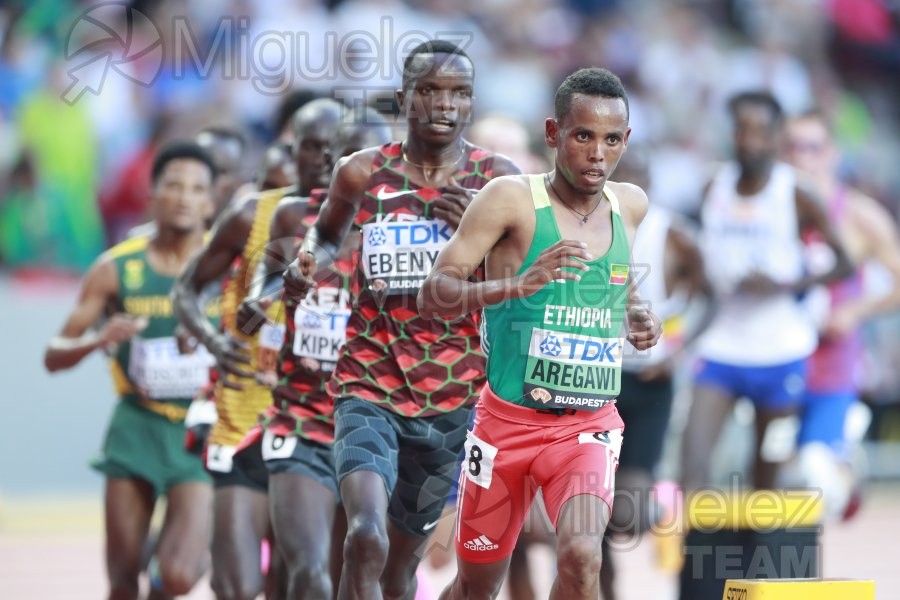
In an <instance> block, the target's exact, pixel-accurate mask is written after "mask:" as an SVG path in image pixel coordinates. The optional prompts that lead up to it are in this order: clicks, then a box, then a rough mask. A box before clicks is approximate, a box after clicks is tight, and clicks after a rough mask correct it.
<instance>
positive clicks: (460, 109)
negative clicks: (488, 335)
mask: <svg viewBox="0 0 900 600" xmlns="http://www.w3.org/2000/svg"><path fill="white" fill-rule="evenodd" d="M472 88H473V66H472V62H471V60H470V59H469V58H468V56H466V54H465V53H464V52H463V51H462V50H460V49H459V48H458V47H457V46H455V45H453V44H450V43H447V42H444V41H433V42H426V43H424V44H422V45H420V46H418V47H417V48H415V49H414V50H413V51H412V52H411V53H410V55H409V56H408V57H407V58H406V60H405V63H404V75H403V89H402V90H400V91H398V100H399V102H400V105H401V106H402V107H403V108H404V109H405V111H406V114H407V123H408V128H409V131H408V134H407V138H406V140H405V141H404V142H402V143H394V144H387V145H385V146H381V147H380V148H370V149H367V150H364V151H362V152H358V153H356V154H354V155H353V156H351V157H349V158H347V159H344V160H343V161H341V162H340V163H339V164H338V167H337V169H336V170H335V174H334V177H333V179H332V184H331V187H330V189H329V193H328V199H327V200H326V202H325V204H324V206H323V207H322V210H321V211H320V214H319V218H318V220H317V221H316V223H315V225H314V226H313V227H312V228H311V229H310V231H309V233H308V234H307V236H306V237H305V238H304V241H303V244H302V246H301V250H300V252H299V253H298V258H297V260H296V261H294V262H293V263H292V264H291V267H290V268H289V269H288V271H287V273H286V275H285V284H286V294H287V295H292V296H294V297H304V296H305V294H306V292H307V290H309V289H310V288H312V287H314V286H315V284H316V282H315V280H314V278H313V277H311V274H313V273H315V272H316V271H317V269H320V268H321V267H322V265H323V264H326V263H327V262H330V261H331V260H332V259H333V257H334V256H336V255H337V249H338V248H340V247H341V244H342V243H343V241H344V239H345V237H346V235H347V232H348V231H349V230H350V229H351V227H352V226H353V225H355V226H356V229H358V230H359V231H360V233H361V235H362V240H361V243H360V250H361V252H360V261H359V266H358V268H357V273H358V281H357V284H358V285H356V286H355V288H357V290H356V291H357V295H356V297H355V298H354V305H353V308H352V310H351V314H350V320H349V322H348V324H347V341H346V344H345V345H344V349H343V351H342V352H341V355H340V357H339V359H338V362H337V366H336V367H335V371H334V376H333V377H332V379H331V381H329V383H328V391H329V392H330V393H331V395H332V396H334V398H335V407H334V418H335V442H334V458H335V467H336V470H337V476H338V480H339V482H340V491H341V498H342V500H343V502H344V507H345V509H346V511H347V519H348V523H349V524H350V527H349V532H348V534H347V539H346V542H345V545H344V559H345V564H344V570H343V573H342V577H341V583H340V592H339V595H340V597H345V598H351V597H352V598H355V597H381V594H380V593H379V592H378V582H379V581H380V582H381V585H382V588H383V590H384V594H385V595H386V596H390V597H406V596H407V595H408V594H411V593H412V589H413V588H414V586H415V570H416V566H417V564H418V560H419V556H418V554H420V553H417V552H416V551H417V550H418V549H419V548H420V546H422V544H423V543H424V542H425V540H426V538H427V536H428V534H429V532H430V531H431V528H432V527H434V524H435V523H436V522H437V520H438V519H439V518H440V515H441V511H442V509H443V507H444V500H445V498H446V496H447V493H448V491H449V490H450V488H451V486H452V484H453V481H454V479H455V477H454V476H455V473H456V464H457V462H458V457H459V452H460V450H461V448H462V446H463V442H464V441H465V435H466V425H467V423H468V420H469V416H470V414H471V406H472V403H473V401H474V399H475V396H476V394H477V393H478V391H479V390H480V388H481V385H482V384H483V382H484V355H483V354H482V353H481V348H480V344H479V337H478V319H477V316H475V315H466V316H464V317H462V318H460V319H458V320H456V321H454V322H452V323H444V322H437V321H427V320H424V319H421V318H419V316H418V314H417V312H416V305H415V298H416V292H417V291H418V288H419V285H420V283H421V281H423V280H424V279H425V277H426V276H427V275H428V272H429V270H430V269H431V265H432V263H433V261H434V258H435V257H436V256H437V253H438V252H439V251H440V249H441V247H443V245H444V244H445V243H446V241H447V240H448V239H449V238H450V236H451V235H452V233H453V231H454V228H455V227H456V226H457V225H458V224H459V220H460V217H461V216H462V214H463V211H464V210H465V209H466V206H468V204H469V201H470V200H471V198H472V193H473V192H475V191H477V190H479V189H481V188H482V187H483V186H484V185H485V184H486V183H487V182H488V181H489V180H490V179H491V178H492V177H495V176H498V175H503V174H509V173H517V172H518V169H517V168H516V167H515V166H514V165H513V164H512V163H511V162H510V161H509V160H508V159H506V158H504V157H500V156H495V155H492V154H490V153H489V152H487V151H485V150H482V149H480V148H477V147H475V146H473V145H471V144H469V143H468V142H466V141H465V140H464V139H463V138H462V131H463V128H464V127H465V125H466V124H467V123H468V121H469V117H470V114H471V109H472ZM386 516H387V517H390V519H389V525H387V527H386V523H387V522H388V519H386ZM389 538H390V553H388V539H389Z"/></svg>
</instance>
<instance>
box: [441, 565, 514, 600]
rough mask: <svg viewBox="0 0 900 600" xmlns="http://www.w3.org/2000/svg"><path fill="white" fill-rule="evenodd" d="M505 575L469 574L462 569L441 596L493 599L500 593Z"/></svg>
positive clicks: (472, 599) (474, 599)
mask: <svg viewBox="0 0 900 600" xmlns="http://www.w3.org/2000/svg"><path fill="white" fill-rule="evenodd" d="M503 580H504V577H490V576H486V575H484V574H483V573H480V572H479V573H478V574H467V573H465V571H463V570H461V571H460V572H459V574H458V575H457V576H456V579H455V580H454V581H453V583H451V584H450V587H449V588H447V590H446V593H445V594H443V595H442V596H441V598H453V599H454V600H463V599H465V600H493V599H494V598H496V597H497V596H499V595H500V588H501V587H502V586H503Z"/></svg>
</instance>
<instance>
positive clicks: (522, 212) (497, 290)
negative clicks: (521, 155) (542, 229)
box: [417, 175, 590, 319]
mask: <svg viewBox="0 0 900 600" xmlns="http://www.w3.org/2000/svg"><path fill="white" fill-rule="evenodd" d="M531 206H532V203H531V191H530V188H529V184H528V179H527V178H526V177H523V176H516V175H513V176H507V177H500V178H497V179H494V180H492V181H491V182H490V183H488V184H487V185H486V186H484V188H483V189H482V190H481V191H480V192H479V193H478V194H477V195H476V196H475V199H474V200H473V201H472V203H471V204H470V205H469V207H468V210H466V212H465V215H464V216H463V218H462V221H461V222H460V224H459V228H458V229H457V230H456V232H455V233H454V234H453V237H452V238H450V241H449V242H447V245H446V246H444V248H443V249H442V250H441V253H440V254H439V255H438V257H437V260H436V261H435V264H434V268H433V269H432V271H431V274H430V275H429V276H428V278H427V279H426V280H425V283H424V284H423V285H422V289H421V290H419V296H418V300H417V302H418V307H419V314H420V315H421V316H422V317H424V318H429V319H431V318H453V317H457V316H459V315H463V314H466V313H469V312H472V311H475V310H479V309H481V308H484V307H485V306H490V305H492V304H497V303H500V302H503V301H505V300H508V299H511V298H521V297H525V296H530V295H532V294H534V293H536V292H537V291H538V290H540V289H541V288H542V287H544V286H545V285H546V284H547V283H549V282H550V281H553V280H554V279H574V280H578V279H579V278H580V276H579V275H578V274H577V273H574V272H572V271H569V270H567V269H564V268H563V267H572V268H574V269H578V270H587V267H586V266H585V265H584V263H582V262H581V261H580V260H577V259H579V258H580V259H582V260H590V255H589V254H588V252H587V250H586V249H585V247H586V246H585V244H584V243H583V242H579V241H573V240H562V241H560V242H557V243H556V244H554V245H553V246H551V247H549V248H547V249H546V250H544V252H542V253H541V255H540V256H539V257H538V259H537V260H536V261H535V262H534V263H533V264H532V265H531V266H530V267H529V268H528V269H527V270H526V271H525V272H524V273H522V274H521V275H518V276H516V275H515V273H516V272H517V271H518V270H519V268H520V267H521V265H522V262H523V261H524V259H525V255H526V254H527V252H528V246H529V245H530V242H531V240H530V239H528V240H527V241H525V240H524V237H525V236H517V235H516V234H518V233H519V232H520V230H521V229H523V228H524V226H525V225H526V219H530V221H531V222H533V221H534V212H533V209H531ZM529 210H531V212H529ZM531 229H532V230H533V229H534V226H533V225H532V227H531ZM516 237H520V238H523V239H515V238H516ZM501 241H503V242H505V243H504V245H505V246H506V247H504V248H501V249H499V250H500V252H499V255H498V256H493V257H492V259H491V262H490V265H489V266H488V279H487V281H483V282H478V283H473V282H470V281H467V278H468V277H469V275H471V274H472V272H473V271H474V270H475V269H476V268H477V267H478V265H480V264H481V263H482V261H484V259H485V257H486V256H487V255H488V254H489V253H491V252H492V251H494V250H497V249H498V248H497V247H498V244H500V243H501Z"/></svg>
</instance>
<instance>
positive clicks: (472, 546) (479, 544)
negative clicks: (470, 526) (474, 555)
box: [463, 535, 500, 552]
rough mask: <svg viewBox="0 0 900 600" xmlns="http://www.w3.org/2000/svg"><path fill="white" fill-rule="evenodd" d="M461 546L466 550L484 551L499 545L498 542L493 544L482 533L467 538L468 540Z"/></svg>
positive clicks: (494, 548)
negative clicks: (472, 537) (475, 536)
mask: <svg viewBox="0 0 900 600" xmlns="http://www.w3.org/2000/svg"><path fill="white" fill-rule="evenodd" d="M463 547H464V548H465V549H466V550H474V551H476V552H485V551H487V550H496V549H497V548H499V547H500V544H495V543H494V542H492V541H491V540H489V539H488V538H487V536H485V535H482V536H478V537H477V538H475V539H474V540H469V541H468V542H466V543H465V544H463Z"/></svg>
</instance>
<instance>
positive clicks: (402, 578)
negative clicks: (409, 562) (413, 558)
mask: <svg viewBox="0 0 900 600" xmlns="http://www.w3.org/2000/svg"><path fill="white" fill-rule="evenodd" d="M410 571H411V572H410ZM415 590H416V570H415V569H414V568H413V569H410V570H405V571H401V572H397V573H389V572H386V573H385V574H384V575H383V576H382V578H381V591H382V594H383V595H384V598H385V600H395V599H396V600H402V599H403V598H409V597H411V596H413V595H414V594H415Z"/></svg>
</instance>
